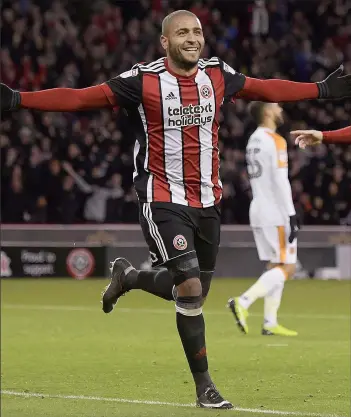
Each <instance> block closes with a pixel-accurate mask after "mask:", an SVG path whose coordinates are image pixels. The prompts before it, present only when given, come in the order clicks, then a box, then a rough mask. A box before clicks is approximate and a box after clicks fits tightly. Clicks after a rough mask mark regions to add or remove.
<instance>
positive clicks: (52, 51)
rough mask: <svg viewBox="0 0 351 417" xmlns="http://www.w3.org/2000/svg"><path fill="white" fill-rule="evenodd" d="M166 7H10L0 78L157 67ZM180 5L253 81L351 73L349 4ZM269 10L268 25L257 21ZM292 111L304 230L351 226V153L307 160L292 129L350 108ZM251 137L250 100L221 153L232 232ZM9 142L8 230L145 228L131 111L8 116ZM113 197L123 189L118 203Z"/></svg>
mask: <svg viewBox="0 0 351 417" xmlns="http://www.w3.org/2000/svg"><path fill="white" fill-rule="evenodd" d="M90 3H91V4H90ZM166 3H172V2H165V1H162V0H150V1H148V0H144V1H142V0H141V1H139V2H138V1H117V2H116V1H114V2H111V3H109V2H102V1H101V2H86V1H80V0H78V1H77V0H75V1H53V2H46V1H33V2H29V1H26V0H21V1H14V0H13V1H6V0H5V1H3V2H2V8H1V20H2V31H1V42H2V49H1V60H0V61H1V81H2V82H4V83H6V84H8V85H9V86H11V87H12V88H16V89H20V90H38V89H46V88H53V87H73V88H81V87H86V86H89V85H93V84H98V83H101V82H103V81H105V80H107V79H109V78H111V77H113V76H115V75H117V74H118V73H120V72H122V71H125V70H127V69H129V68H130V67H131V66H132V65H133V64H134V63H136V62H140V61H150V60H153V59H156V58H158V57H160V56H161V54H162V50H161V49H160V46H159V32H160V23H161V21H162V18H163V16H165V15H166V14H167V13H168V12H169V11H170V9H169V8H165V9H164V5H165V4H166ZM173 3H174V4H177V8H181V7H187V8H190V9H191V10H192V11H194V12H195V13H197V14H198V16H199V17H200V19H201V20H202V22H203V25H204V32H205V36H206V39H207V46H206V50H205V55H207V56H212V55H216V56H219V57H220V58H222V59H223V60H225V61H226V62H227V63H228V64H230V65H231V66H233V67H234V68H235V69H236V70H237V71H241V72H243V73H244V74H246V75H249V76H253V77H262V78H271V77H278V78H288V79H291V80H295V81H304V82H305V81H309V80H313V81H317V80H320V79H323V77H325V75H326V74H327V73H328V72H330V71H332V70H334V69H335V68H336V67H337V66H338V64H339V63H340V62H344V64H345V70H346V72H348V73H351V29H350V28H351V9H347V7H350V2H349V1H346V0H344V1H341V2H340V1H339V2H334V1H328V0H327V1H325V0H320V1H313V0H311V1H308V2H306V1H299V0H285V1H284V0H280V1H279V2H278V1H270V2H267V3H268V4H267V6H262V8H261V9H258V8H259V7H260V6H257V5H255V2H254V1H252V2H250V1H247V2H246V1H240V2H234V1H233V2H231V1H220V0H216V1H215V2H214V1H208V2H203V1H197V2H188V1H181V0H180V1H175V2H173ZM173 3H172V4H173ZM88 4H90V7H89V6H88ZM347 4H348V6H347ZM48 5H49V6H48ZM93 6H94V7H95V9H94V8H93ZM260 13H261V14H262V16H264V19H261V20H260V19H259V14H260ZM260 22H261V23H260ZM262 22H266V23H265V24H264V23H262ZM284 108H285V110H286V124H285V125H284V127H283V128H282V129H281V133H282V134H283V135H284V136H285V137H286V138H287V139H288V140H289V147H290V151H289V156H290V174H291V180H292V189H293V195H294V201H295V203H296V206H297V208H298V211H299V212H300V216H301V218H302V220H303V222H304V223H305V224H340V223H342V222H349V223H350V218H351V216H350V214H349V213H350V210H351V200H350V198H349V196H350V191H351V190H350V183H351V146H348V147H347V146H336V145H329V146H325V145H322V146H320V147H318V148H316V149H314V150H308V151H301V150H297V149H296V148H294V146H293V144H292V142H291V140H290V138H289V135H288V132H289V131H290V130H291V129H296V128H305V127H311V128H317V129H322V130H323V129H324V130H328V129H336V128H340V127H344V126H347V125H349V124H350V114H351V102H350V101H342V102H335V103H332V102H324V101H322V102H317V101H311V102H300V103H292V104H287V105H285V106H284ZM253 128H254V126H253V125H252V123H251V122H250V120H249V119H248V116H247V113H246V103H245V102H244V101H241V100H237V101H236V103H235V104H230V105H228V106H226V107H224V108H223V123H222V127H221V130H220V138H221V143H220V150H221V156H222V164H221V175H222V179H223V183H224V198H223V202H222V221H223V223H226V224H231V223H239V224H245V223H247V222H248V207H249V202H250V188H249V183H248V177H247V173H246V168H245V158H244V149H245V145H246V142H247V139H248V136H249V135H250V133H251V132H252V130H253ZM0 142H1V164H2V165H1V166H2V172H1V197H2V198H1V208H2V210H1V212H2V213H1V220H2V221H3V222H7V223H21V222H32V223H78V222H86V221H89V222H94V221H95V222H108V223H116V222H128V223H135V222H137V221H138V209H137V198H136V195H135V192H134V190H133V187H132V172H133V157H132V147H133V134H132V132H131V130H130V126H129V124H128V122H127V120H126V116H125V114H124V113H123V112H120V113H118V114H116V113H113V112H110V111H97V112H91V113H79V114H71V113H69V114H68V113H67V114H66V113H62V114H59V113H57V114H54V113H46V114H45V113H39V112H28V111H25V110H22V111H20V112H18V113H16V114H11V115H8V114H3V115H2V123H1V131H0ZM106 189H109V190H113V191H114V192H113V193H111V195H110V196H109V195H108V193H107V194H106V193H105V194H104V190H106ZM94 193H100V194H101V195H105V196H106V205H105V208H104V209H103V210H104V212H103V213H102V215H101V213H100V215H95V214H94V213H95V212H94V210H92V209H91V208H92V207H91V205H92V204H93V203H92V200H90V206H89V207H90V209H89V208H88V207H87V202H88V201H89V199H91V198H93V197H94ZM104 198H105V197H104Z"/></svg>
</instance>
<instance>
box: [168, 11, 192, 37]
mask: <svg viewBox="0 0 351 417" xmlns="http://www.w3.org/2000/svg"><path fill="white" fill-rule="evenodd" d="M182 14H183V15H187V16H192V17H195V18H196V19H198V17H197V16H196V14H194V13H193V12H190V11H189V10H176V11H174V12H172V13H170V14H168V15H167V16H166V17H165V18H164V19H163V20H162V35H163V36H166V34H167V32H168V28H169V25H170V24H171V22H172V20H173V19H174V18H175V17H178V16H180V15H182Z"/></svg>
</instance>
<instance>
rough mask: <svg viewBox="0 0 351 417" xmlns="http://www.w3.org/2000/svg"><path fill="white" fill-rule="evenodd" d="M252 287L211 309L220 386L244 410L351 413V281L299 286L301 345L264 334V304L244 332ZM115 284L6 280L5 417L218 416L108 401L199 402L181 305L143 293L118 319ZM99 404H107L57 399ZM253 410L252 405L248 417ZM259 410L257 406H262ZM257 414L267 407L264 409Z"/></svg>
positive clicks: (293, 305) (230, 287)
mask: <svg viewBox="0 0 351 417" xmlns="http://www.w3.org/2000/svg"><path fill="white" fill-rule="evenodd" d="M252 282H253V281H252V280H240V279H237V280H215V281H214V283H213V286H212V288H211V293H210V296H209V297H208V301H207V303H206V306H205V309H204V311H205V319H206V325H207V345H208V346H207V347H208V354H209V363H210V369H211V372H212V376H213V379H214V381H215V383H216V384H217V386H218V388H219V389H220V391H221V393H222V394H223V395H224V396H225V397H226V398H228V399H230V400H231V401H232V402H233V403H234V404H235V405H236V406H237V407H239V408H240V409H241V410H235V411H225V412H224V414H225V415H228V416H229V415H233V416H240V417H241V416H247V417H249V416H250V415H252V416H253V415H261V414H260V413H259V412H264V411H266V412H267V414H264V415H266V416H273V414H272V413H270V412H269V411H268V410H278V411H288V412H299V413H301V414H299V415H301V416H303V415H306V416H307V415H308V413H317V414H316V415H331V414H335V415H337V416H349V415H350V399H349V389H350V283H349V282H325V281H292V282H288V283H287V285H286V288H285V293H284V297H283V302H282V306H281V309H280V322H281V324H284V325H285V326H287V327H289V328H292V329H296V330H298V331H299V336H298V337H296V338H278V337H264V336H261V335H260V328H261V322H262V317H261V313H262V303H261V302H257V303H256V304H255V305H254V306H253V307H252V309H251V310H250V312H251V313H252V314H251V316H250V318H249V326H250V333H249V335H247V336H245V335H243V334H241V333H240V332H239V331H238V329H237V328H236V326H235V324H234V320H233V318H232V316H231V314H230V313H229V311H228V310H227V309H226V308H225V304H226V301H227V299H228V298H229V297H230V296H234V295H237V294H239V293H240V292H241V291H243V290H244V289H246V288H247V287H248V286H249V285H250V284H251V283H252ZM104 284H105V281H103V280H85V281H74V280H58V279H57V280H42V279H41V280H28V279H26V280H3V281H2V284H1V286H2V291H1V303H2V311H1V313H2V314H1V321H2V323H1V329H2V340H1V342H2V356H1V361H2V364H1V365H2V366H1V372H2V388H1V389H2V390H3V391H4V390H5V391H6V390H7V391H13V392H19V393H28V395H31V393H39V394H43V396H42V397H41V396H39V397H29V398H26V397H19V396H13V395H8V394H5V393H4V392H3V393H2V401H1V415H2V417H29V416H33V417H44V416H45V417H47V416H52V417H63V416H65V417H70V416H75V417H77V416H79V417H93V416H94V417H132V416H133V417H168V416H178V417H187V416H196V417H197V416H199V417H201V416H208V417H212V416H218V415H220V414H222V413H223V412H219V411H210V410H198V409H194V408H190V407H177V406H170V405H153V404H137V403H119V402H114V401H107V400H104V398H109V399H113V398H119V399H127V400H141V401H162V402H171V403H184V404H188V405H189V404H190V403H193V402H194V389H193V384H192V379H191V376H190V375H189V373H188V370H187V364H186V361H185V358H184V354H183V351H182V348H181V344H180V341H179V339H178V335H177V331H176V326H175V320H174V307H173V305H172V303H167V302H165V301H162V300H160V299H158V298H155V297H152V296H150V295H148V294H144V293H142V292H140V291H134V292H132V293H128V294H127V295H126V297H123V298H122V299H121V301H120V303H119V304H118V306H117V307H116V309H115V311H114V312H113V313H112V314H110V315H104V314H103V313H102V311H101V310H100V304H99V297H100V291H101V289H102V288H103V286H104ZM46 395H49V396H50V395H51V396H55V395H59V396H60V395H61V396H69V395H74V396H94V397H102V398H95V399H90V400H89V399H79V398H71V399H67V398H47V397H46ZM242 409H250V410H249V411H248V410H242ZM253 409H254V410H253ZM255 409H256V410H257V411H255ZM278 415H279V414H278Z"/></svg>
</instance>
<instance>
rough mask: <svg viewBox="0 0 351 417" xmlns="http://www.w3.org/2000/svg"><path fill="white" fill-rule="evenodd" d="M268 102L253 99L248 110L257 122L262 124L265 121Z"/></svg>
mask: <svg viewBox="0 0 351 417" xmlns="http://www.w3.org/2000/svg"><path fill="white" fill-rule="evenodd" d="M267 104H268V103H264V102H263V101H253V102H251V103H250V104H249V106H248V112H249V114H250V116H251V118H252V120H253V121H254V122H255V123H256V124H257V125H259V124H261V123H262V121H263V112H264V109H265V107H266V105H267Z"/></svg>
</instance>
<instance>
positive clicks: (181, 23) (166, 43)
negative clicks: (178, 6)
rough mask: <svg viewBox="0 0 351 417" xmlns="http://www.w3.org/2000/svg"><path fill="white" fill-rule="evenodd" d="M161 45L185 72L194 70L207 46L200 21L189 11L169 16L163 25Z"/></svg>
mask: <svg viewBox="0 0 351 417" xmlns="http://www.w3.org/2000/svg"><path fill="white" fill-rule="evenodd" d="M161 45H162V47H163V48H164V49H165V50H166V52H167V57H168V58H169V59H170V60H172V62H173V63H174V64H175V65H176V66H177V67H179V68H180V69H183V70H191V69H192V68H194V67H195V66H196V65H197V63H198V61H199V58H200V55H201V52H202V50H203V48H204V45H205V39H204V36H203V33H202V27H201V23H200V21H199V19H198V18H197V17H196V16H195V15H194V14H192V13H190V12H187V11H184V12H183V11H179V12H174V13H172V14H171V15H169V16H167V17H166V18H165V21H164V24H163V34H162V36H161Z"/></svg>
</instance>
